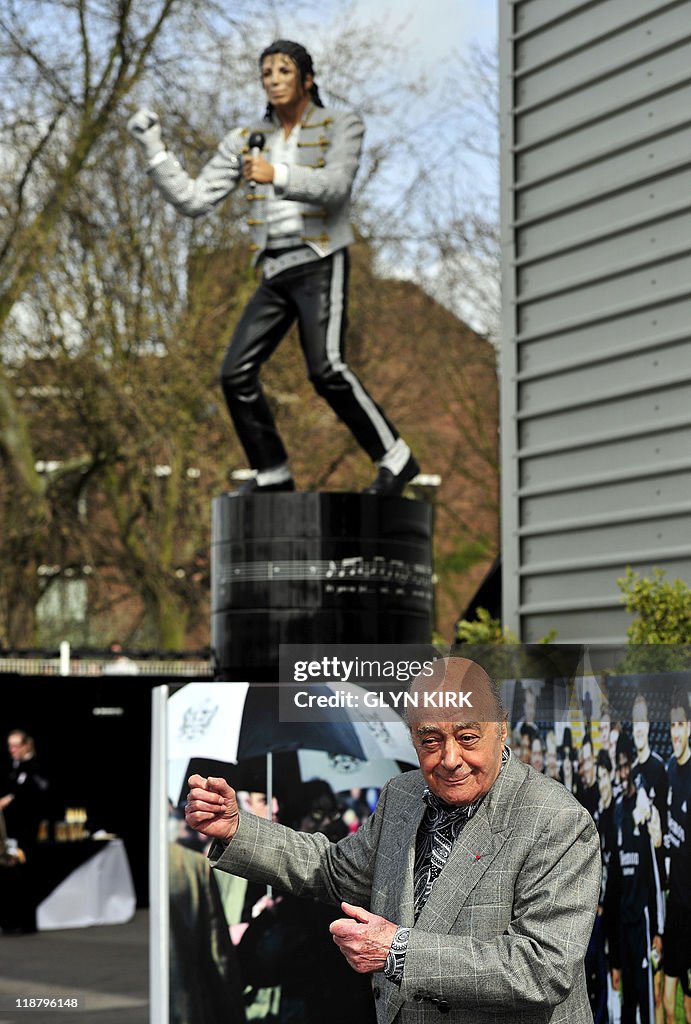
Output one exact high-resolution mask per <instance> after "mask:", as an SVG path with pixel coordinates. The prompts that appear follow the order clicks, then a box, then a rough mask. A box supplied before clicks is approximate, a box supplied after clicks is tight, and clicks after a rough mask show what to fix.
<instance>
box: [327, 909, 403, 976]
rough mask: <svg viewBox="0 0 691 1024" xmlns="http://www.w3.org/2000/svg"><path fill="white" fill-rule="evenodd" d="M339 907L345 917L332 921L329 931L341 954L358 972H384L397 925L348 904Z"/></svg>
mask: <svg viewBox="0 0 691 1024" xmlns="http://www.w3.org/2000/svg"><path fill="white" fill-rule="evenodd" d="M341 909H342V911H343V913H344V914H347V915H348V917H343V918H339V920H338V921H332V923H331V925H330V926H329V931H330V932H331V934H332V935H333V940H334V942H335V943H336V945H337V946H338V948H339V949H340V951H341V953H343V956H344V957H345V958H346V960H347V961H348V963H349V964H350V966H351V967H352V968H353V970H355V971H357V972H358V974H367V973H369V972H371V971H383V970H384V964H385V963H386V956H387V953H388V952H389V950H390V948H391V943H392V942H393V940H394V936H395V934H396V932H397V931H398V925H396V924H392V923H391V921H387V920H386V918H385V917H379V915H378V914H370V912H369V910H364V909H363V908H362V907H353V906H351V904H350V903H341ZM353 919H354V920H353Z"/></svg>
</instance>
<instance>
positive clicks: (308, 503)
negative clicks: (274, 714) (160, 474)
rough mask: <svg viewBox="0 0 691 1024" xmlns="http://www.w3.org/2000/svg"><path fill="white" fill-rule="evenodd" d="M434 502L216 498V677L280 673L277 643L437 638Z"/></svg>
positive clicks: (365, 497) (360, 497)
mask: <svg viewBox="0 0 691 1024" xmlns="http://www.w3.org/2000/svg"><path fill="white" fill-rule="evenodd" d="M432 520H433V516H432V507H431V505H428V504H427V503H426V502H421V501H411V500H409V499H407V498H379V497H377V496H376V495H370V494H348V493H334V494H328V493H305V494H302V493H283V492H278V493H276V494H255V495H248V496H245V497H230V496H228V495H222V496H220V497H218V498H215V499H214V501H213V510H212V526H213V529H212V541H211V582H212V603H211V644H212V648H213V650H214V656H215V659H216V675H217V676H218V677H223V678H226V679H233V678H235V679H243V680H249V681H253V680H257V679H272V678H276V673H277V670H278V659H279V645H280V644H301V643H326V644H336V643H361V644H364V643H391V644H394V643H411V644H412V643H429V642H430V641H431V637H432V621H433V618H432V616H433V598H432V529H433V522H432Z"/></svg>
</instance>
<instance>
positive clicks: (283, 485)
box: [228, 476, 295, 498]
mask: <svg viewBox="0 0 691 1024" xmlns="http://www.w3.org/2000/svg"><path fill="white" fill-rule="evenodd" d="M294 490H295V481H294V480H293V478H292V477H290V478H289V479H288V480H281V482H280V483H278V484H263V485H260V484H258V483H257V478H256V476H253V477H252V478H251V479H250V480H245V482H244V484H240V486H239V487H238V488H237V489H236V490H234V491H228V497H229V498H242V497H245V495H247V494H272V493H274V492H275V491H294Z"/></svg>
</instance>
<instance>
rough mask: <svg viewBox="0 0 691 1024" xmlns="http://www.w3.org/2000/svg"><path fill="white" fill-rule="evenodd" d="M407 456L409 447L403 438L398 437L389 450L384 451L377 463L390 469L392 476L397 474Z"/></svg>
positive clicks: (408, 456)
mask: <svg viewBox="0 0 691 1024" xmlns="http://www.w3.org/2000/svg"><path fill="white" fill-rule="evenodd" d="M409 458H410V448H409V447H408V445H407V444H406V443H405V441H404V440H403V438H402V437H399V438H398V440H397V441H394V443H393V444H392V445H391V447H390V448H389V450H388V451H387V452H385V453H384V457H383V459H381V460H380V462H379V465H380V466H383V467H384V468H385V469H390V470H391V472H392V473H393V475H394V476H398V474H399V473H400V472H401V470H402V469H403V467H404V466H405V464H406V462H407V461H408V459H409Z"/></svg>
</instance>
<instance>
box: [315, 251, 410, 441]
mask: <svg viewBox="0 0 691 1024" xmlns="http://www.w3.org/2000/svg"><path fill="white" fill-rule="evenodd" d="M332 260H333V262H332V265H331V266H332V270H331V291H330V294H329V322H328V324H327V327H326V358H327V360H328V363H329V366H330V367H331V369H332V370H334V371H335V372H336V373H340V374H341V376H342V377H343V378H344V379H345V380H347V381H348V383H349V384H350V388H351V391H352V393H353V397H354V398H355V401H356V402H357V403H358V405H359V406H360V408H361V409H362V411H363V412H364V414H365V416H367V418H368V420H369V421H370V423H371V424H372V426H373V427H374V429H375V431H376V432H377V434H378V435H379V440H380V441H381V443H382V445H383V447H384V451H385V452H387V451H388V450H389V448H391V446H392V445H393V444H395V442H396V438H395V437H394V435H393V434H392V433H391V429H390V427H389V425H388V423H387V422H386V420H385V419H384V417H383V416H382V414H381V413H380V412H379V409H378V408H377V406H376V405H375V404H374V402H373V401H372V399H371V398H370V396H369V395H368V394H367V392H366V391H365V389H364V388H363V386H362V384H361V383H360V381H359V380H358V379H357V377H356V376H355V374H354V373H353V372H352V370H350V369H349V368H348V367H347V366H346V364H345V363H344V362H343V359H342V358H341V325H342V323H343V286H344V276H345V255H344V253H343V251H342V250H339V251H338V252H335V253H334V254H333V257H332Z"/></svg>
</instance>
